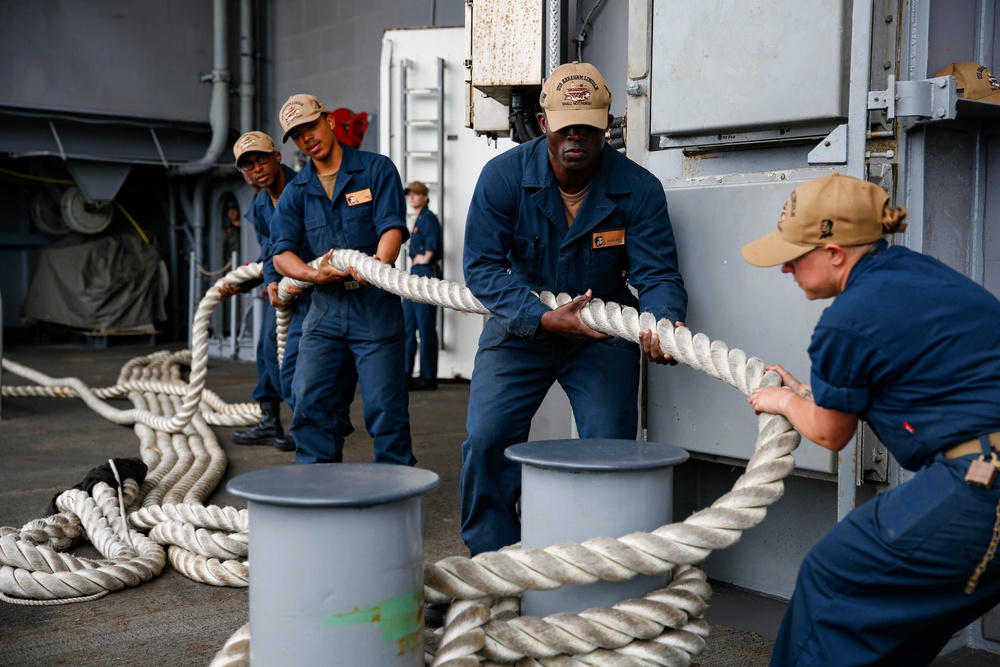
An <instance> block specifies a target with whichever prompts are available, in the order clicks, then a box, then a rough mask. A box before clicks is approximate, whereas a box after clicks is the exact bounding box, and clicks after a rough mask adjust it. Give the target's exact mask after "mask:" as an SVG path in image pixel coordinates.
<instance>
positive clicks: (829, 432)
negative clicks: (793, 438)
mask: <svg viewBox="0 0 1000 667" xmlns="http://www.w3.org/2000/svg"><path fill="white" fill-rule="evenodd" d="M785 391H787V393H788V396H787V397H784V398H782V399H781V403H779V409H780V410H781V413H782V414H784V415H785V417H786V418H787V419H788V421H790V422H791V423H792V426H794V427H795V428H796V429H797V430H798V431H799V433H801V434H802V435H804V436H805V437H807V438H809V439H810V440H812V441H813V442H815V443H816V444H817V445H820V446H822V447H825V448H827V449H830V450H832V451H835V452H839V451H840V450H841V449H843V448H844V447H845V446H846V445H847V443H848V442H850V441H851V438H852V437H854V434H855V432H856V431H857V425H858V418H857V415H853V414H849V413H846V412H840V411H839V410H827V409H826V408H821V407H820V406H818V405H816V404H815V403H814V402H812V401H811V400H809V399H808V398H803V397H802V396H799V395H798V394H796V393H795V392H794V391H790V390H785Z"/></svg>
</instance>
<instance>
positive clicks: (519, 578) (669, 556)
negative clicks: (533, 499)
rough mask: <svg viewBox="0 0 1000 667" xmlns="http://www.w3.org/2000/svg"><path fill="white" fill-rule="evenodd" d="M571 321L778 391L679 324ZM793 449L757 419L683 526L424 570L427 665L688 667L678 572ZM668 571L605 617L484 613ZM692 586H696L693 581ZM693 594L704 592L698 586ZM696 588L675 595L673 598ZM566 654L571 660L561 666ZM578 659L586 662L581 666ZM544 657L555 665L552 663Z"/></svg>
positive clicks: (756, 367) (439, 291) (404, 292)
mask: <svg viewBox="0 0 1000 667" xmlns="http://www.w3.org/2000/svg"><path fill="white" fill-rule="evenodd" d="M321 259H322V258H317V259H315V260H313V261H312V262H310V266H312V267H313V268H316V267H317V266H318V262H319V261H321ZM330 264H331V265H332V266H334V268H337V269H339V270H341V271H346V270H347V267H348V266H352V267H354V268H355V269H356V270H357V272H358V273H359V274H360V275H361V276H362V277H363V278H364V279H365V280H366V281H367V282H369V283H371V284H373V285H375V286H376V287H379V288H381V289H385V290H388V291H390V292H393V293H394V294H398V295H399V296H402V297H404V298H407V299H410V300H412V301H418V302H421V303H431V304H434V305H439V306H444V307H446V308H451V309H453V310H460V311H465V312H470V313H481V314H486V313H487V312H488V311H487V309H486V308H485V307H484V306H483V305H482V303H481V302H480V301H479V300H478V299H476V298H475V297H474V296H473V295H472V293H471V292H470V291H469V290H468V288H466V287H463V286H460V285H458V284H456V283H453V282H448V281H444V280H439V279H437V278H427V277H420V276H414V275H410V274H407V273H405V272H403V271H400V270H398V269H395V268H393V267H391V266H388V265H386V264H383V263H382V262H380V261H378V260H377V259H375V258H373V257H369V256H367V255H365V254H363V253H361V252H359V251H355V250H338V251H336V252H334V253H333V255H332V256H331V258H330ZM286 286H291V287H295V288H297V289H304V288H308V287H309V284H308V283H305V282H303V281H296V280H291V279H288V278H285V279H283V280H282V281H281V283H280V284H279V287H278V294H279V297H280V298H282V299H283V300H286V301H289V300H292V299H294V297H293V296H292V295H291V294H290V293H289V292H288V291H287V289H286ZM539 298H540V299H541V300H542V302H543V303H545V304H546V305H547V306H549V307H550V308H556V307H558V306H561V305H563V304H565V303H568V302H569V301H570V300H572V298H573V296H571V295H568V294H559V295H554V294H552V293H550V292H543V293H542V294H540V295H539ZM291 314H292V313H291V310H290V309H289V310H285V311H278V332H279V333H278V341H279V343H278V345H279V359H280V358H281V356H282V354H283V344H284V340H285V338H286V336H287V328H288V323H289V322H290V320H291ZM580 315H581V318H582V319H583V321H584V322H585V323H586V324H587V325H588V326H590V327H592V328H594V329H596V330H598V331H602V332H604V333H607V334H610V335H612V336H617V337H620V338H623V339H626V340H630V341H632V342H638V339H639V332H640V331H646V330H650V329H652V330H655V331H656V332H657V334H658V336H659V339H660V347H661V349H662V350H663V352H664V353H666V354H670V355H672V356H673V357H674V358H675V359H677V360H678V361H679V362H681V363H683V364H686V365H688V366H691V367H692V368H695V369H697V370H700V371H702V372H703V373H707V374H708V375H710V376H712V377H714V378H716V379H718V380H722V381H723V382H726V383H727V384H729V385H731V386H733V387H736V388H737V389H739V390H740V391H741V392H742V393H743V394H744V395H749V394H750V393H751V392H752V391H753V390H754V389H755V388H757V387H758V386H761V385H762V384H769V385H777V384H780V380H779V378H778V377H777V376H776V375H775V374H774V373H766V374H765V373H764V367H763V366H764V365H763V362H761V361H760V360H759V359H756V358H749V359H748V358H747V357H746V354H745V353H743V352H742V351H741V350H738V349H734V350H730V349H729V348H728V346H727V345H726V344H725V343H723V342H722V341H712V340H710V339H709V338H708V337H707V336H705V335H704V334H694V335H692V333H691V331H690V330H689V329H687V328H686V327H677V328H675V327H674V325H673V323H672V322H670V321H668V320H661V321H659V322H657V321H656V319H655V318H654V317H653V316H652V315H650V314H649V313H638V312H637V311H636V310H635V309H633V308H628V307H625V308H623V307H621V306H619V305H617V304H614V303H604V302H602V301H601V300H599V299H595V300H593V301H591V302H590V303H588V304H587V305H586V306H585V307H584V308H583V309H582V310H581V312H580ZM799 441H800V436H799V434H798V432H797V431H795V430H794V429H793V428H792V426H791V424H790V423H789V422H788V421H787V420H786V419H785V418H784V417H781V416H777V415H770V414H762V415H760V417H759V421H758V438H757V443H756V446H755V448H754V454H753V456H752V458H751V459H750V461H749V462H748V464H747V469H746V471H745V472H744V474H743V475H742V476H741V477H740V478H739V479H738V480H737V482H736V484H735V485H734V487H733V490H732V491H730V492H729V493H727V494H726V495H724V496H722V497H721V498H719V499H718V500H717V501H716V502H715V503H713V504H712V506H711V507H709V508H707V509H704V510H701V511H700V512H697V513H695V514H693V515H692V516H690V517H688V518H687V519H686V520H684V521H683V522H680V523H674V524H670V525H668V526H663V527H661V528H658V529H657V530H655V531H653V532H651V533H633V534H631V535H626V536H624V537H621V538H619V539H612V538H603V537H602V538H595V539H591V540H588V541H586V542H584V543H583V544H579V545H577V544H558V545H554V546H551V547H549V548H547V549H528V548H520V547H517V548H511V549H505V550H503V551H501V552H495V553H488V554H480V555H478V556H476V557H474V558H472V559H469V558H464V557H452V558H445V559H443V560H441V561H440V562H438V563H436V564H427V565H426V567H425V570H424V594H425V598H426V599H427V600H429V601H431V602H447V601H452V600H460V601H461V602H456V603H453V604H452V606H451V610H450V612H449V616H448V619H447V623H446V626H445V628H444V631H443V633H442V636H441V637H434V638H433V639H432V641H431V642H430V643H431V644H432V645H433V647H434V648H433V651H432V652H431V653H433V654H434V663H433V664H434V665H435V666H438V665H440V666H441V667H465V666H466V665H478V664H479V662H480V658H483V659H485V660H486V661H488V662H495V663H497V664H514V663H516V664H517V665H518V666H521V665H528V664H546V665H548V664H553V665H555V664H558V665H563V664H565V665H570V664H581V665H583V664H600V665H612V664H630V665H632V664H636V665H639V664H642V665H647V664H648V665H687V664H689V663H690V659H691V655H695V654H697V653H700V651H701V647H703V645H704V643H703V641H702V640H700V637H702V636H703V634H702V632H703V625H701V624H700V622H699V621H698V619H699V618H700V615H701V611H700V610H697V609H690V608H688V609H684V608H683V607H682V606H680V605H677V604H674V603H672V600H674V598H673V597H671V596H672V595H675V594H676V592H677V588H678V587H679V586H680V585H681V584H683V585H685V586H690V585H691V582H692V579H693V578H695V577H696V575H694V574H692V572H698V571H697V570H694V569H693V568H690V569H684V570H682V569H681V568H682V567H686V566H690V565H691V564H694V563H698V562H700V561H702V560H704V559H705V558H706V557H708V555H709V554H710V553H711V552H712V551H714V550H716V549H724V548H726V547H728V546H731V545H732V544H734V543H735V542H736V541H738V540H739V538H740V536H741V535H742V533H743V531H744V530H747V529H749V528H752V527H754V526H756V525H758V524H759V523H760V522H761V521H763V519H764V516H765V514H766V508H767V506H769V505H771V504H772V503H774V502H776V501H777V500H778V498H780V497H781V495H782V493H783V490H784V485H783V483H782V482H781V480H782V479H784V478H785V477H786V476H787V475H788V474H789V473H790V472H791V471H792V469H793V468H794V461H793V459H792V457H791V452H792V451H793V450H794V449H795V448H796V447H797V446H798V444H799ZM682 572H683V576H682V574H681V573H682ZM669 573H673V574H674V580H673V582H672V583H671V586H668V587H667V589H664V590H663V591H655V592H653V593H651V594H649V595H648V596H646V597H645V598H644V599H643V600H642V601H634V600H633V601H625V602H622V603H619V604H618V605H615V606H614V607H613V608H611V609H596V610H589V611H587V612H584V613H583V614H559V615H557V617H550V618H547V619H525V618H514V619H512V620H509V621H508V620H503V619H498V618H496V613H495V610H494V612H493V613H492V614H491V611H490V607H491V606H492V605H494V604H495V603H496V602H497V600H498V599H500V598H503V597H505V596H517V595H520V594H521V593H522V592H523V591H525V590H529V589H530V590H552V589H554V588H558V587H560V586H563V585H567V584H572V585H583V584H589V583H593V582H595V581H599V580H610V581H622V580H626V579H630V578H632V577H634V576H636V575H637V574H647V575H663V574H669ZM700 580H701V581H702V583H703V580H704V577H703V575H701V578H700ZM704 587H705V588H706V589H707V584H704ZM698 589H699V586H694V587H693V588H689V589H685V595H691V594H693V593H695V591H696V590H698ZM667 591H670V592H669V593H667ZM702 608H703V607H702ZM609 651H611V652H613V654H614V655H615V656H618V658H615V659H616V660H617V659H621V660H626V662H621V663H618V662H612V661H611V660H612V658H611V657H610V656H609V655H607V653H608V652H609ZM566 655H574V656H575V657H574V658H572V659H570V660H572V661H571V662H567V661H565V659H564V658H566ZM584 655H586V656H589V657H588V658H586V659H584V658H583V657H582V656H584ZM555 656H562V657H561V658H559V659H558V660H556V659H555ZM429 657H430V655H429ZM539 660H542V662H538V661H539ZM553 660H555V661H553ZM525 661H527V662H525ZM576 661H578V662H576Z"/></svg>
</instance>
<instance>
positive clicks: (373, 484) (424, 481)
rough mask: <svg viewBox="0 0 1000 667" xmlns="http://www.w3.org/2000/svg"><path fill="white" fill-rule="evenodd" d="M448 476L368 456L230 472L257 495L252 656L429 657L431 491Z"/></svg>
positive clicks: (413, 660)
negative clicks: (426, 532) (426, 604)
mask: <svg viewBox="0 0 1000 667" xmlns="http://www.w3.org/2000/svg"><path fill="white" fill-rule="evenodd" d="M439 483H440V482H439V479H438V476H437V475H435V474H434V473H432V472H430V471H428V470H420V469H417V468H407V467H405V466H394V465H376V464H364V463H337V464H320V465H310V466H286V467H284V468H274V469H270V470H258V471H255V472H252V473H249V474H246V475H242V476H240V477H237V478H235V479H233V480H232V481H231V482H229V484H228V485H227V488H228V489H229V491H230V492H231V493H233V494H235V495H237V496H240V497H242V498H246V499H247V500H248V501H249V511H250V558H249V560H250V562H251V563H252V567H251V569H250V571H251V575H250V637H251V639H250V664H251V667H261V666H265V667H269V666H271V665H324V667H327V666H329V667H358V665H377V666H378V667H423V664H424V663H423V660H424V656H423V613H422V612H423V562H424V547H423V533H422V516H421V515H422V510H421V500H420V496H421V494H423V493H426V492H427V491H430V490H432V489H434V488H436V487H437V486H438V484H439Z"/></svg>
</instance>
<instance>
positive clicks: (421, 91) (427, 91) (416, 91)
mask: <svg viewBox="0 0 1000 667" xmlns="http://www.w3.org/2000/svg"><path fill="white" fill-rule="evenodd" d="M403 92H404V93H406V94H407V95H437V93H438V89H437V88H404V89H403Z"/></svg>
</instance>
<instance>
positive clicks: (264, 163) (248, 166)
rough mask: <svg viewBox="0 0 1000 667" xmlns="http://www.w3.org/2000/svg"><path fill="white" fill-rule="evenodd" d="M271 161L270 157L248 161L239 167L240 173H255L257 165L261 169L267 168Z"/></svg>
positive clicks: (265, 156) (263, 156) (262, 156)
mask: <svg viewBox="0 0 1000 667" xmlns="http://www.w3.org/2000/svg"><path fill="white" fill-rule="evenodd" d="M270 161H271V156H270V155H261V156H260V157H259V158H257V159H256V160H253V159H248V160H247V161H246V162H244V163H243V164H241V165H240V166H239V167H237V168H238V169H239V170H240V171H253V170H254V168H255V167H256V166H257V165H260V166H261V167H265V166H267V163H269V162H270Z"/></svg>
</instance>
